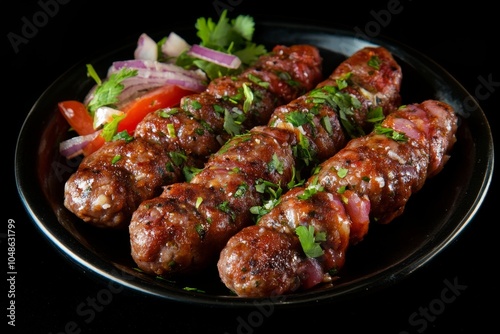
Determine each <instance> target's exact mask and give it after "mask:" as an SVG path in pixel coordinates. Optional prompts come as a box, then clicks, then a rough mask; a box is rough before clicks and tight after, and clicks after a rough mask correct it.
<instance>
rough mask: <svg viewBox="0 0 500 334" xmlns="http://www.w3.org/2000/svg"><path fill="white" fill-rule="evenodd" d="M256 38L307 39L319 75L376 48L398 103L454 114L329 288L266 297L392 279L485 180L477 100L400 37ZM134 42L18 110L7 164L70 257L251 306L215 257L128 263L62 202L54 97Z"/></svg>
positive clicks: (78, 93) (464, 218)
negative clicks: (444, 147) (440, 147)
mask: <svg viewBox="0 0 500 334" xmlns="http://www.w3.org/2000/svg"><path fill="white" fill-rule="evenodd" d="M176 32H177V33H179V34H180V35H181V36H183V37H185V38H186V39H187V40H188V41H190V40H196V36H195V32H194V31H193V30H192V29H177V28H176ZM165 35H166V33H163V34H158V36H153V37H162V36H165ZM255 40H256V41H258V42H259V43H263V44H265V45H267V46H269V49H270V48H272V46H274V45H275V44H277V43H280V44H287V45H290V44H299V43H307V44H314V45H316V46H317V47H319V48H320V50H321V53H322V56H323V59H324V73H325V74H329V73H331V72H332V71H333V69H334V68H335V67H336V66H337V65H338V64H339V63H340V62H341V61H342V60H344V59H345V58H346V57H347V56H349V55H350V54H352V53H354V52H355V51H357V50H359V49H360V48H362V47H364V46H368V45H381V46H384V47H386V48H387V49H389V51H391V52H392V53H393V55H394V56H395V58H396V60H397V61H398V62H399V64H400V65H401V67H402V69H403V84H402V91H401V95H402V97H403V103H404V104H408V103H418V102H422V101H424V100H426V99H439V100H442V101H445V102H447V103H449V104H451V105H452V106H453V107H454V108H455V110H456V111H457V113H458V114H459V116H460V126H459V129H458V133H457V137H458V141H457V144H456V145H455V147H454V150H453V152H452V158H451V159H450V161H449V163H448V164H447V165H446V166H445V169H444V170H443V172H441V173H440V174H439V175H438V176H437V177H435V178H434V179H431V180H428V181H427V183H426V185H425V186H424V188H423V189H422V190H421V191H420V192H419V193H417V194H415V195H413V197H411V198H410V201H409V202H408V204H407V208H406V211H405V213H404V214H403V215H402V216H401V217H399V218H397V219H396V220H395V221H393V222H392V223H391V224H389V225H384V226H378V225H372V227H371V230H370V233H368V235H367V237H366V239H365V240H364V241H363V242H362V243H360V244H359V245H356V246H353V247H351V248H350V249H349V251H348V254H347V258H346V266H345V267H344V268H343V270H342V272H341V276H340V279H339V280H338V281H337V282H335V285H334V286H331V287H322V288H318V289H314V290H311V291H306V292H300V293H296V294H293V295H288V296H281V297H280V298H279V299H277V300H271V301H269V302H273V303H275V304H276V305H289V306H293V305H303V304H305V303H309V302H318V301H332V300H336V299H342V298H349V297H350V296H353V295H354V294H361V293H365V292H366V291H368V290H374V289H379V288H383V287H386V286H388V285H389V284H394V283H396V282H397V281H398V280H400V279H402V278H403V277H405V276H406V275H409V274H411V273H412V272H413V271H415V270H416V269H418V268H419V267H420V266H421V265H423V264H424V263H426V262H427V261H429V260H430V259H432V257H433V256H434V255H436V254H437V253H438V252H439V251H441V250H442V249H443V248H444V247H445V246H446V245H447V244H449V242H450V241H451V240H453V239H454V238H455V237H456V236H457V235H458V234H459V233H460V231H461V230H462V229H463V228H464V227H465V226H466V225H467V224H468V223H469V222H470V221H471V220H472V218H473V217H474V214H475V212H476V211H477V209H478V208H479V206H480V205H481V203H482V201H483V199H484V196H485V194H486V192H487V189H488V187H489V184H490V181H491V176H492V172H493V141H492V137H491V131H490V128H489V125H488V122H487V120H486V117H485V115H484V113H483V111H482V110H481V108H480V107H479V106H478V105H477V104H476V103H475V100H474V99H473V98H472V97H471V96H470V95H469V94H468V93H467V92H466V91H465V90H464V89H463V87H462V86H461V85H460V84H459V83H457V82H456V81H455V79H454V78H452V77H451V76H450V75H449V74H448V73H447V72H446V71H445V70H444V69H442V68H441V67H440V66H438V65H437V64H435V63H434V62H433V61H431V60H429V59H428V58H426V57H425V56H424V55H422V54H420V53H418V52H416V51H415V50H412V49H409V48H407V47H405V46H404V45H401V44H399V43H395V42H393V41H388V40H384V39H382V38H380V39H373V40H371V41H366V40H362V39H358V38H356V37H355V36H354V34H353V33H352V32H349V31H345V30H336V29H325V28H320V27H311V26H300V25H292V24H290V25H288V24H281V23H274V24H271V23H259V24H257V27H256V33H255ZM134 48H135V41H134V42H131V43H128V44H127V45H126V46H124V47H123V48H122V49H119V50H113V51H112V52H109V53H107V54H104V55H100V56H99V57H95V58H92V59H85V60H84V61H82V62H80V63H79V64H77V65H75V66H74V67H73V68H72V69H70V70H69V71H68V72H66V73H65V74H63V75H62V76H61V77H60V78H59V79H57V80H56V81H55V82H54V83H53V84H52V85H51V86H50V87H49V88H48V89H47V90H46V91H45V92H44V93H43V95H42V96H41V97H40V98H39V99H38V101H37V102H36V104H35V105H34V106H33V108H32V110H31V112H30V113H29V115H28V117H27V118H26V121H25V123H24V125H23V128H22V131H21V133H20V135H19V138H18V144H17V148H16V157H15V172H16V182H17V185H18V190H19V193H20V196H21V199H22V201H23V203H24V205H25V207H26V209H27V211H28V213H29V214H30V215H31V217H32V219H33V221H34V223H35V224H36V225H37V227H38V228H39V229H40V231H41V232H42V233H43V235H45V237H47V238H48V239H49V240H50V241H51V242H52V243H53V244H54V245H55V247H56V248H57V249H59V250H60V251H61V252H62V253H63V254H64V255H66V256H67V257H68V258H69V260H70V261H71V262H73V263H75V264H77V265H79V266H81V267H83V268H86V269H88V270H90V271H91V272H93V273H95V274H97V277H99V278H102V279H107V280H112V281H115V282H119V283H121V284H123V285H125V286H127V287H129V288H131V289H133V290H136V291H137V292H140V293H146V294H151V295H155V296H158V297H161V298H166V299H169V300H176V301H180V302H190V303H197V304H205V305H212V306H253V305H254V304H253V302H254V300H252V299H247V298H241V297H236V296H234V295H233V294H231V293H230V292H229V291H228V290H227V289H226V288H225V286H223V284H222V283H221V282H220V280H219V277H218V275H217V271H216V267H215V265H214V266H213V267H212V268H210V269H208V270H207V272H206V273H202V274H200V275H197V276H196V277H193V278H190V279H186V280H177V281H169V280H164V279H157V278H154V277H150V276H146V275H144V274H142V273H140V272H138V271H136V270H135V269H134V268H135V264H134V263H133V261H132V258H131V256H130V245H129V239H128V235H127V233H126V231H124V232H116V231H114V232H113V231H102V230H96V229H95V228H94V227H92V226H89V225H87V224H84V223H83V222H81V221H80V220H79V219H78V218H76V217H75V216H74V215H73V214H72V213H70V212H69V211H68V210H66V208H65V207H64V205H63V187H64V182H65V181H66V179H67V178H68V177H69V176H70V174H71V173H72V172H73V171H74V170H75V168H76V167H77V166H78V163H79V160H78V159H73V160H70V161H67V160H65V159H64V158H62V157H61V156H60V155H59V153H58V143H59V142H60V141H61V140H62V139H65V138H66V136H67V130H68V125H67V124H66V122H65V120H64V119H63V118H62V116H60V114H59V112H58V111H57V108H56V104H57V102H59V101H61V100H67V99H77V100H82V99H83V97H84V96H85V94H86V93H87V91H88V90H89V89H90V87H91V86H92V81H91V79H90V78H87V76H86V68H85V64H86V63H92V64H93V66H94V68H95V69H96V70H97V71H98V72H99V73H105V71H106V70H107V68H108V67H109V66H110V64H111V62H112V61H114V60H123V59H128V58H130V57H131V55H132V54H133V49H134ZM33 162H35V163H33ZM186 287H191V288H196V289H197V291H189V289H185V288H186ZM199 290H202V291H203V292H201V291H199Z"/></svg>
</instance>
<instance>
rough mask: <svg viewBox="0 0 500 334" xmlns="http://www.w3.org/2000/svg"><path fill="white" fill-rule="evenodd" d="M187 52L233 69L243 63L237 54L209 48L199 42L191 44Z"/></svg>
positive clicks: (192, 55)
mask: <svg viewBox="0 0 500 334" xmlns="http://www.w3.org/2000/svg"><path fill="white" fill-rule="evenodd" d="M187 54H188V55H190V56H191V57H196V58H200V59H203V60H206V61H209V62H212V63H215V64H217V65H220V66H224V67H227V68H231V69H236V68H238V67H240V65H241V60H240V58H238V57H237V56H235V55H231V54H228V53H224V52H220V51H217V50H213V49H209V48H206V47H204V46H201V45H198V44H195V45H193V46H191V48H190V49H189V51H188V52H187Z"/></svg>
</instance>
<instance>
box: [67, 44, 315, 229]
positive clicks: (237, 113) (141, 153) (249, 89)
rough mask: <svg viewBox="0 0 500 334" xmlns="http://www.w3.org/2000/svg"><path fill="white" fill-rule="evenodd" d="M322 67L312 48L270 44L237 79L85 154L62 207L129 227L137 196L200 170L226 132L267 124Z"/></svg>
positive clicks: (89, 219) (101, 223) (100, 222)
mask: <svg viewBox="0 0 500 334" xmlns="http://www.w3.org/2000/svg"><path fill="white" fill-rule="evenodd" d="M321 71H322V58H321V56H320V54H319V50H318V49H317V48H316V47H314V46H310V45H292V46H282V45H278V46H276V47H274V48H273V50H272V52H270V53H268V54H266V55H263V56H262V57H260V58H259V59H258V60H257V62H256V63H255V65H254V66H253V67H252V68H249V69H246V70H245V71H244V72H243V73H242V74H240V75H239V76H237V77H222V78H218V79H215V80H213V81H211V82H210V83H209V85H208V87H207V89H206V91H204V92H202V93H200V94H193V95H189V96H186V97H184V98H183V99H181V101H180V105H179V106H178V107H175V108H167V109H161V110H157V111H156V112H153V113H150V114H148V115H147V116H146V117H145V118H144V119H143V120H142V121H141V122H140V123H139V124H138V126H137V128H136V130H135V132H134V138H133V140H132V141H129V140H125V139H119V140H117V141H114V142H107V143H106V144H105V145H104V146H103V147H102V148H101V149H100V150H98V151H97V152H95V153H94V154H92V155H90V156H88V157H85V158H84V159H83V161H82V163H81V164H80V166H79V168H78V169H77V171H76V172H75V173H74V174H72V175H71V176H70V178H69V179H68V180H67V182H66V183H65V188H64V205H65V207H66V208H67V209H68V210H70V211H71V212H72V213H74V214H75V215H76V216H77V217H79V218H80V219H82V220H83V221H84V222H86V223H89V224H91V225H94V226H96V227H100V228H108V229H126V228H127V226H128V224H129V222H130V218H131V215H132V213H133V212H134V211H135V209H136V208H137V206H138V205H139V204H140V203H141V202H142V201H144V200H146V199H149V198H153V197H155V196H158V195H159V194H160V193H161V191H162V188H161V187H162V186H164V185H167V184H171V183H175V182H180V181H182V180H184V173H183V168H184V167H194V168H201V167H202V166H203V163H204V162H206V160H207V159H208V157H209V156H210V155H211V154H213V153H214V152H216V151H217V150H218V149H219V148H220V147H221V145H222V144H223V143H224V142H226V141H227V140H228V139H229V138H230V137H232V136H234V135H238V134H240V133H244V132H245V131H247V130H248V129H251V128H252V127H253V126H256V125H262V124H266V123H267V122H268V121H269V117H270V115H271V113H272V112H273V110H274V109H275V108H276V107H277V106H279V105H281V104H283V103H287V102H289V101H291V100H292V99H294V98H296V97H298V96H300V95H301V94H303V93H304V92H306V91H308V90H310V89H312V88H313V87H314V86H315V85H316V84H317V83H318V82H319V81H320V79H321ZM228 124H229V125H228Z"/></svg>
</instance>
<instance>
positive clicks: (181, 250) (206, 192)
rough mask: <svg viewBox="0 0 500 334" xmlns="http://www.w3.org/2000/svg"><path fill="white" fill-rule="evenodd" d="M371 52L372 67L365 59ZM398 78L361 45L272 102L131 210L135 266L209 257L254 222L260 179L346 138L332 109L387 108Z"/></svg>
mask: <svg viewBox="0 0 500 334" xmlns="http://www.w3.org/2000/svg"><path fill="white" fill-rule="evenodd" d="M372 58H376V59H377V60H378V66H377V68H373V67H369V66H366V63H368V62H369V61H370V59H372ZM345 64H348V66H347V65H345ZM346 68H348V69H349V71H348V72H346ZM368 78H369V79H368ZM401 78H402V75H401V68H400V67H399V65H398V64H397V63H396V62H395V60H394V59H393V58H392V55H391V54H390V53H389V52H388V51H387V50H386V49H384V48H365V49H362V50H360V51H359V52H358V53H356V54H354V55H353V56H352V57H350V58H348V59H346V60H345V61H344V65H343V66H342V65H341V66H339V69H338V70H335V71H334V72H333V73H332V74H331V75H330V76H329V77H328V78H327V79H326V80H324V81H323V82H321V83H319V84H318V85H317V87H316V88H315V89H313V90H311V91H310V92H308V93H306V94H304V95H302V96H300V97H298V98H296V99H295V100H293V101H291V102H290V103H288V104H286V105H283V106H280V107H278V108H276V109H275V111H274V112H273V115H272V116H271V118H270V120H269V122H268V125H267V126H256V127H254V128H252V129H251V130H249V131H248V132H247V133H244V134H242V135H238V136H235V137H233V138H231V139H230V140H229V141H228V142H227V143H226V144H225V145H224V146H223V147H221V149H220V150H219V151H217V152H216V153H214V154H213V155H212V156H211V157H210V159H209V160H208V162H207V163H206V164H205V166H204V168H203V169H202V170H201V171H200V172H199V173H198V174H197V175H196V176H195V177H194V178H193V179H192V180H191V182H180V183H174V184H171V185H168V186H166V187H164V191H163V193H162V194H161V195H160V196H158V197H156V198H153V199H150V200H146V201H144V202H142V203H141V204H140V205H139V207H138V208H137V210H136V211H135V212H134V213H133V215H132V219H131V222H130V225H129V233H130V244H131V254H132V258H133V259H134V261H135V262H136V264H137V265H138V267H139V268H140V269H142V270H143V271H144V272H146V273H149V274H154V275H162V276H171V275H187V274H192V273H194V272H199V271H200V270H202V269H204V268H206V267H208V266H209V265H210V264H211V263H213V264H215V263H216V261H217V257H218V255H219V252H220V250H222V248H223V247H224V245H225V244H226V242H227V241H228V240H229V238H230V237H231V236H232V235H234V234H236V233H237V232H238V231H240V230H241V229H243V228H244V227H246V226H248V225H250V224H252V223H253V222H254V217H255V216H253V214H252V213H251V209H252V208H254V207H259V206H262V204H263V203H264V202H265V201H266V200H267V199H268V197H267V193H266V191H265V189H266V187H267V186H270V187H271V188H272V190H273V191H279V190H278V189H286V188H287V185H288V184H289V183H290V182H291V181H294V178H295V175H296V173H297V172H298V171H299V172H303V171H308V170H309V169H311V168H313V166H314V165H315V164H317V163H318V162H319V161H321V159H323V157H326V156H331V155H332V154H333V153H334V152H336V151H338V150H339V149H340V148H341V147H343V146H344V145H345V144H346V143H347V138H348V137H349V136H350V135H351V134H352V133H349V132H348V131H344V129H343V127H342V125H341V120H340V116H339V114H340V113H341V112H340V111H339V110H342V113H344V114H343V115H345V116H346V118H350V120H346V121H355V120H356V119H357V116H356V115H358V114H362V115H367V114H368V112H369V111H370V110H375V109H378V108H380V109H381V110H382V112H383V113H385V112H388V111H389V110H391V109H394V108H395V106H396V105H397V104H398V103H399V102H400V96H399V88H400V82H401ZM365 81H366V82H368V83H369V84H367V85H366V86H364V85H363V82H365ZM381 81H384V82H386V85H387V86H391V87H390V88H389V87H386V85H384V86H383V87H384V88H383V90H382V91H380V92H377V91H375V90H374V89H373V88H372V86H373V84H372V82H381ZM336 101H337V102H338V101H341V102H342V109H341V108H340V107H339V104H340V102H338V103H337V102H336ZM351 124H355V123H351ZM363 126H365V127H367V126H368V125H367V124H365V123H363ZM361 127H362V126H361V125H360V124H355V126H353V129H358V128H359V129H361ZM273 187H274V188H273ZM263 189H264V190H263Z"/></svg>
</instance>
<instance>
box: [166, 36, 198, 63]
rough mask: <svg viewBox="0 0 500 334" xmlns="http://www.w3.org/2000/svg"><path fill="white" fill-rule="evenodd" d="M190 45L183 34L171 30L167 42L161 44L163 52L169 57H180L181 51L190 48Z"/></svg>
mask: <svg viewBox="0 0 500 334" xmlns="http://www.w3.org/2000/svg"><path fill="white" fill-rule="evenodd" d="M190 47H191V45H189V44H188V43H187V42H186V41H185V40H184V39H183V38H182V37H181V36H179V35H177V34H176V33H175V32H171V33H170V34H169V35H168V37H167V40H166V41H165V43H163V45H162V46H161V52H162V53H163V54H164V55H166V56H167V57H174V58H176V57H178V56H179V55H180V54H181V53H183V52H184V51H186V50H189V48H190Z"/></svg>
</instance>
